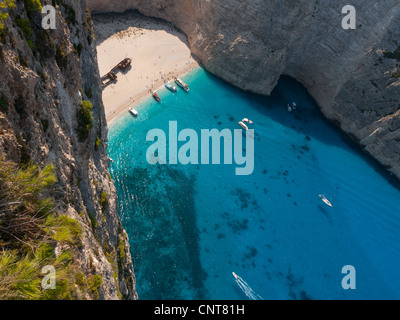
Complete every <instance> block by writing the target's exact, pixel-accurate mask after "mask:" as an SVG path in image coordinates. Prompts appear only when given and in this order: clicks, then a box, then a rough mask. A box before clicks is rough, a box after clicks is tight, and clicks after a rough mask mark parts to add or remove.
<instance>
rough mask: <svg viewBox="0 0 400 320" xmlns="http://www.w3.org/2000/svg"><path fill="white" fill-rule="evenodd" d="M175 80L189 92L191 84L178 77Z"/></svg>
mask: <svg viewBox="0 0 400 320" xmlns="http://www.w3.org/2000/svg"><path fill="white" fill-rule="evenodd" d="M175 82H176V84H177V85H178V86H180V87H181V88H182V89H183V90H185V91H186V92H189V86H188V85H187V84H186V83H185V82H183V81H182V80H181V79H179V78H176V79H175Z"/></svg>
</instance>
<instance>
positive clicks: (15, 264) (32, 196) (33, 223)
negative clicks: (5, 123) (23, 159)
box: [0, 159, 78, 300]
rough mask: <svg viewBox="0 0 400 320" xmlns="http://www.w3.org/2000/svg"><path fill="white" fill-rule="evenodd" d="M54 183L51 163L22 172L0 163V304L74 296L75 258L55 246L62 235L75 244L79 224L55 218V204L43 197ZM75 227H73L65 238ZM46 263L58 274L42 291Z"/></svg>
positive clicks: (66, 219)
mask: <svg viewBox="0 0 400 320" xmlns="http://www.w3.org/2000/svg"><path fill="white" fill-rule="evenodd" d="M55 181H56V178H55V175H54V167H53V166H52V165H48V166H46V167H45V168H43V169H39V168H38V167H37V166H35V165H29V166H26V167H25V168H19V167H18V166H17V165H16V164H14V163H11V162H8V161H5V160H4V159H0V251H1V252H2V254H1V255H0V300H3V299H69V298H73V297H74V296H75V295H76V294H75V293H74V288H73V286H72V284H73V282H74V277H75V269H76V268H75V267H74V266H73V255H72V254H71V253H70V252H69V251H63V252H61V253H60V254H58V255H57V256H56V254H55V251H54V244H55V243H56V242H57V241H58V240H59V239H60V237H61V236H62V239H63V240H65V241H68V243H74V241H76V237H78V235H77V234H76V232H77V228H76V225H75V224H77V223H78V222H77V221H75V220H72V219H70V218H68V217H66V216H59V217H56V212H55V208H56V206H55V203H54V200H53V199H51V198H46V197H44V196H43V194H44V193H46V192H48V191H49V188H51V186H52V185H53V184H54V183H55ZM72 221H73V222H72ZM71 225H74V226H75V228H72V230H71V231H69V232H70V233H68V234H67V235H65V229H67V228H68V229H70V228H71ZM61 231H64V233H62V232H61ZM48 265H50V266H52V267H54V268H55V270H56V280H57V286H56V289H54V290H43V288H42V285H41V284H42V279H43V277H44V274H42V269H43V267H44V266H48Z"/></svg>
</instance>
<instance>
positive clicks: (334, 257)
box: [109, 68, 400, 299]
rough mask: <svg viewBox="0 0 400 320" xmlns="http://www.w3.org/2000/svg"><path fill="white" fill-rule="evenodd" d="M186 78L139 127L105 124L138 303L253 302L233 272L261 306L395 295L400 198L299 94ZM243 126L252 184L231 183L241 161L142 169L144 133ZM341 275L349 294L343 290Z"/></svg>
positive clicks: (149, 107) (148, 104)
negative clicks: (251, 153)
mask: <svg viewBox="0 0 400 320" xmlns="http://www.w3.org/2000/svg"><path fill="white" fill-rule="evenodd" d="M183 79H184V81H185V82H187V83H188V84H189V85H190V88H191V91H190V93H185V92H183V91H182V90H178V92H177V93H174V94H173V93H171V92H169V91H167V90H166V89H161V90H159V95H160V97H161V98H162V99H163V101H162V103H161V104H158V103H157V102H156V101H154V100H153V99H152V98H149V99H148V100H146V101H145V102H143V103H142V104H141V105H140V106H138V107H137V110H138V111H139V116H138V117H137V118H133V117H131V116H130V115H129V114H127V115H126V116H124V117H122V118H120V119H119V120H118V121H116V122H114V123H113V124H112V125H111V126H110V133H109V155H110V157H111V158H112V159H114V160H115V162H114V163H112V165H111V169H110V170H111V175H112V177H113V179H114V180H115V185H116V188H117V192H118V196H119V214H120V217H121V219H122V223H123V225H124V227H125V229H126V231H127V233H128V235H129V238H130V245H131V252H132V256H133V259H134V268H135V274H136V280H137V291H138V294H139V298H140V299H247V297H246V295H245V294H244V293H243V292H242V291H241V290H240V288H239V287H238V285H237V284H236V282H235V279H234V277H233V276H232V272H235V273H236V274H238V275H239V276H241V277H242V278H243V279H244V280H245V281H246V282H247V283H248V284H249V286H251V288H252V289H253V290H254V291H255V292H257V293H258V294H259V295H261V296H262V297H263V298H264V299H399V298H400V291H399V288H400V232H399V231H400V212H399V208H400V192H399V190H398V189H397V188H395V187H394V186H393V185H392V184H391V183H390V182H389V180H388V179H387V178H386V177H385V176H384V175H383V174H382V172H380V170H379V169H377V168H376V167H375V166H374V164H372V163H371V161H369V160H368V159H366V158H365V157H364V156H363V155H362V154H361V153H360V152H359V151H358V150H357V149H355V148H353V147H352V146H350V145H349V144H348V143H347V142H346V141H345V140H344V139H343V137H342V136H341V134H340V133H338V131H337V130H336V129H335V128H333V127H332V126H330V125H329V124H328V123H327V122H326V121H325V120H324V119H323V118H322V116H321V114H320V112H319V110H318V108H317V107H316V105H315V103H314V102H313V100H312V99H311V97H310V96H309V95H308V94H307V92H306V91H305V89H304V88H303V87H302V86H301V85H299V84H298V83H296V82H294V81H292V80H290V79H282V80H281V81H280V83H279V85H278V87H277V88H276V89H275V90H274V92H273V94H272V96H271V97H260V96H255V95H252V94H247V93H244V92H242V91H240V90H238V89H236V88H234V87H231V86H229V85H228V84H226V83H224V82H222V81H220V80H218V79H216V78H215V77H213V76H212V75H210V74H209V73H207V72H206V71H204V70H203V69H201V68H199V69H196V70H194V71H193V72H191V73H190V74H188V75H187V76H185V77H183ZM293 100H295V101H296V102H297V104H298V108H297V110H296V112H292V113H289V112H288V110H287V107H286V106H287V103H288V102H291V101H293ZM243 117H247V118H250V119H252V120H254V122H255V123H254V125H253V126H252V128H253V129H254V130H255V134H254V143H255V169H254V173H253V174H252V175H249V176H236V175H235V167H236V165H223V164H222V165H186V166H185V165H179V164H178V165H154V166H153V165H150V164H148V163H147V161H146V151H147V149H148V147H149V146H150V145H151V144H152V142H146V135H147V133H148V131H149V130H151V129H155V128H160V129H163V130H165V132H166V133H167V134H168V125H169V121H177V123H178V130H179V131H180V130H182V129H186V128H191V129H194V130H196V131H197V132H199V133H200V130H201V129H213V128H217V129H219V130H222V129H225V128H227V129H230V130H234V129H238V128H239V126H238V124H237V122H238V121H239V120H241V119H242V118H243ZM199 136H200V134H199ZM183 144H184V143H183V142H181V143H180V144H179V146H181V145H183ZM321 193H323V194H325V195H326V197H327V198H329V199H330V200H331V202H332V203H333V208H330V207H328V206H327V205H325V204H324V203H323V202H322V201H321V200H320V199H319V197H318V195H319V194H321ZM346 265H352V266H354V268H355V270H356V278H355V279H356V289H355V290H344V289H343V288H342V285H341V283H342V278H343V277H344V276H345V274H342V267H343V266H346Z"/></svg>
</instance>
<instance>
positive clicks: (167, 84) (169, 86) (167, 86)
mask: <svg viewBox="0 0 400 320" xmlns="http://www.w3.org/2000/svg"><path fill="white" fill-rule="evenodd" d="M165 87H166V88H167V89H168V90H170V91H172V92H176V91H177V90H178V89H177V88H176V87H175V86H172V85H170V84H169V83H165Z"/></svg>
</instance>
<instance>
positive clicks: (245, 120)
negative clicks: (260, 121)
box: [242, 118, 253, 124]
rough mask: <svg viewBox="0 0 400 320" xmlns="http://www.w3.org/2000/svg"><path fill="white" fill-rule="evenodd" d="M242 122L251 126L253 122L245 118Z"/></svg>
mask: <svg viewBox="0 0 400 320" xmlns="http://www.w3.org/2000/svg"><path fill="white" fill-rule="evenodd" d="M242 122H244V123H250V124H253V121H251V120H249V119H247V118H244V119H243V120H242Z"/></svg>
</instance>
